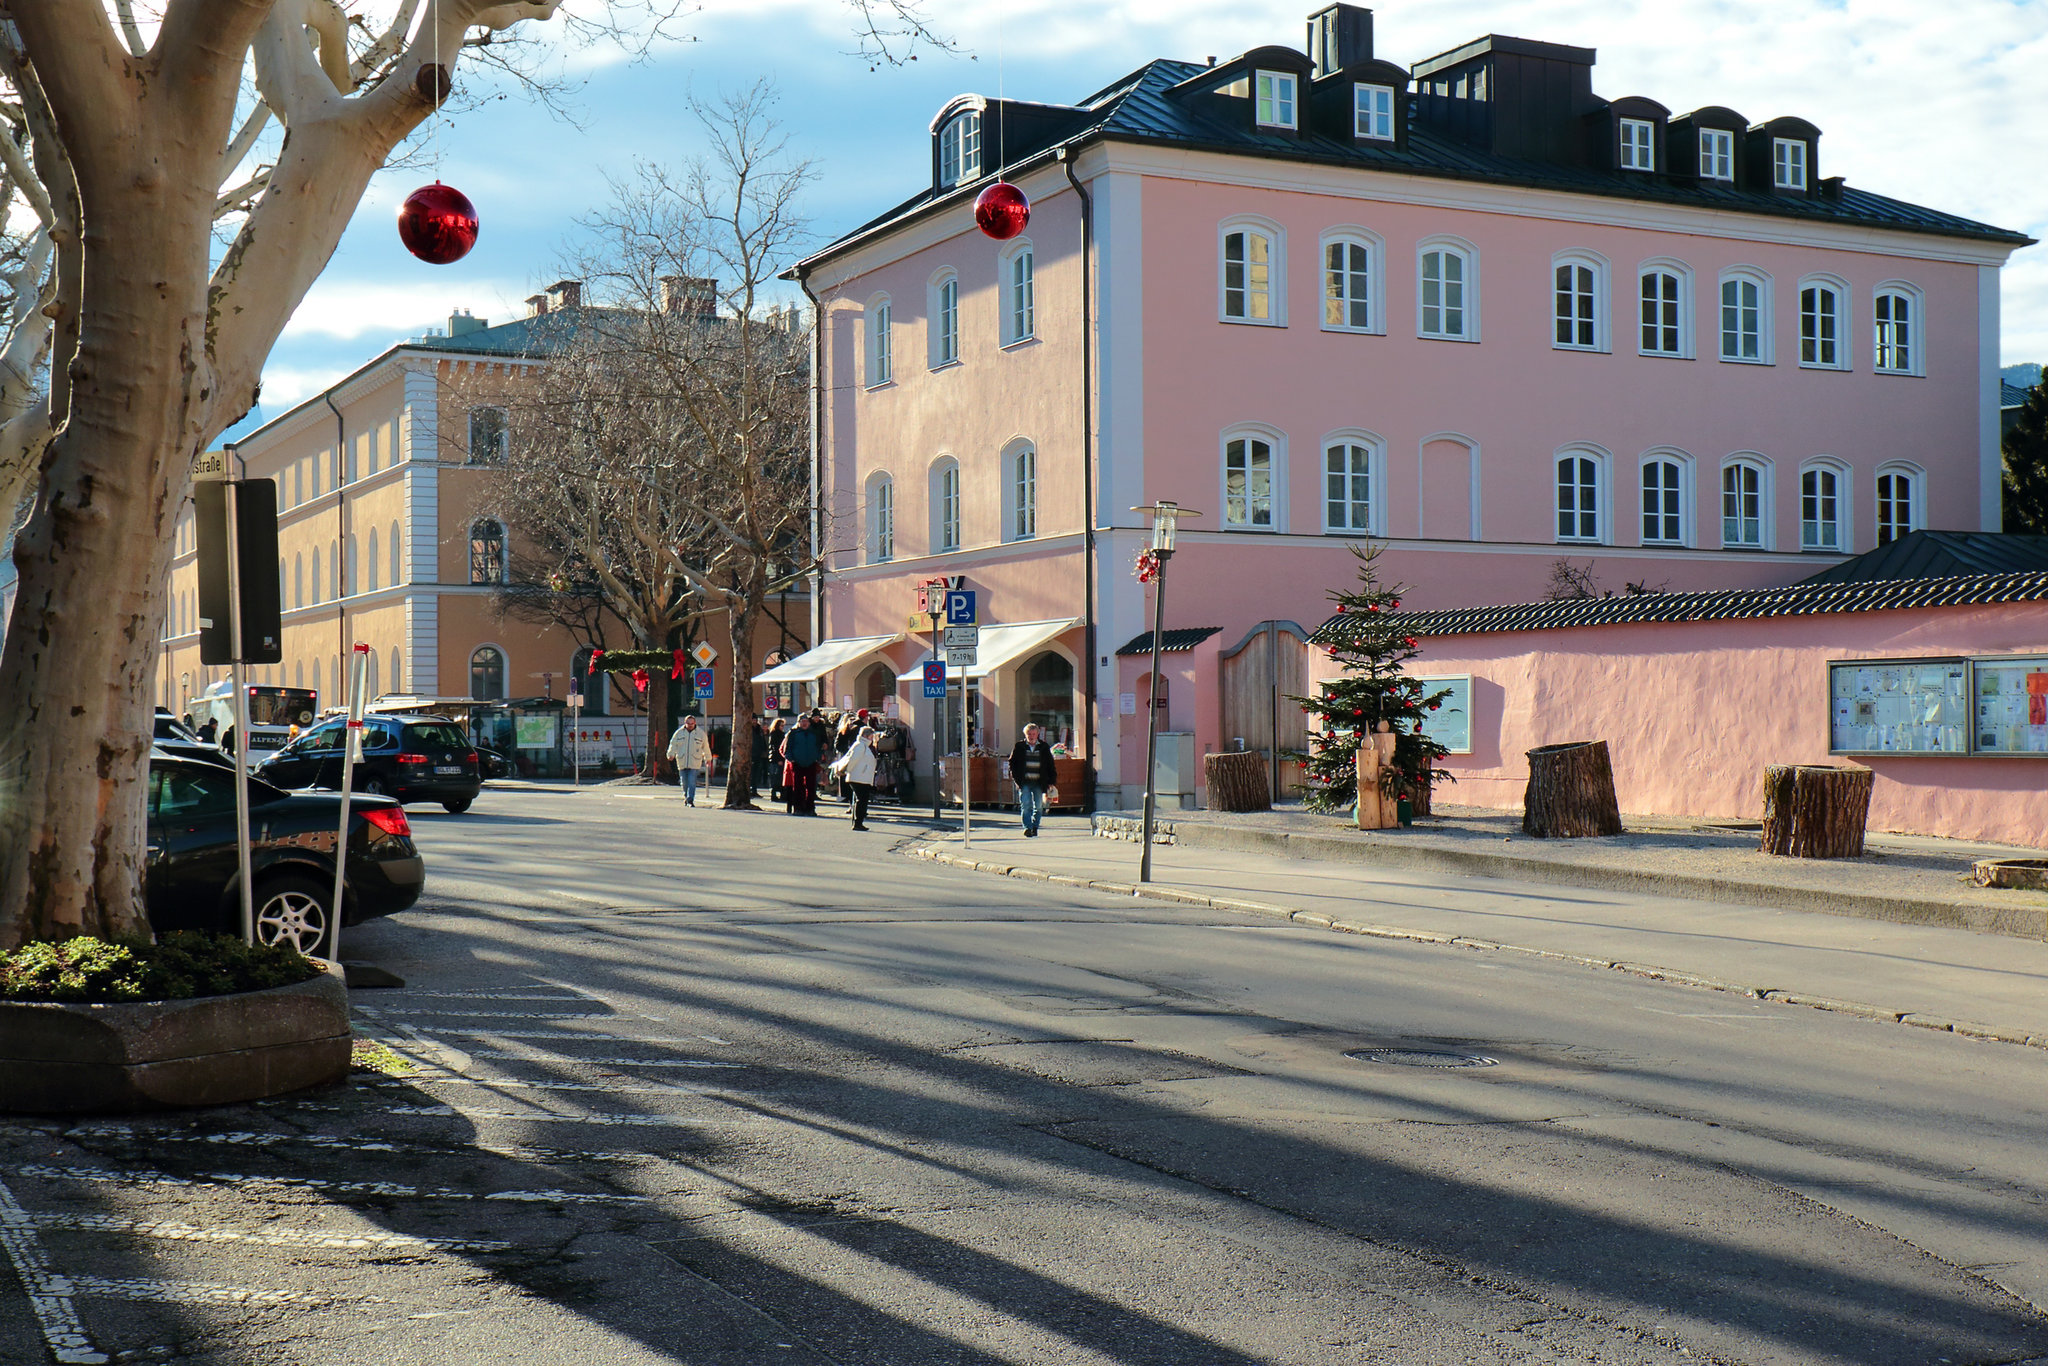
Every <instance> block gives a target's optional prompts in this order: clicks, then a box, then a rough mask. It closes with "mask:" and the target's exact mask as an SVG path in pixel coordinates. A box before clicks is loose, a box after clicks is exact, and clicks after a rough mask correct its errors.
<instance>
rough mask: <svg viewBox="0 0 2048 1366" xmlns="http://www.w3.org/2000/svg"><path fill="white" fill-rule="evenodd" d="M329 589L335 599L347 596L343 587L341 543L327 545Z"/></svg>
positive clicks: (331, 542) (335, 542)
mask: <svg viewBox="0 0 2048 1366" xmlns="http://www.w3.org/2000/svg"><path fill="white" fill-rule="evenodd" d="M327 588H328V591H329V592H330V593H332V594H333V595H334V596H335V597H337V598H339V597H343V596H346V595H345V594H344V593H343V592H342V587H341V542H340V541H338V540H335V541H329V542H328V543H327Z"/></svg>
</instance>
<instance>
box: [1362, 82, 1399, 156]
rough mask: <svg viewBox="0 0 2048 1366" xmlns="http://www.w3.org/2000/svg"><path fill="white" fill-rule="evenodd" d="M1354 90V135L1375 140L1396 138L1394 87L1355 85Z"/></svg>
mask: <svg viewBox="0 0 2048 1366" xmlns="http://www.w3.org/2000/svg"><path fill="white" fill-rule="evenodd" d="M1351 90H1352V111H1353V112H1352V120H1353V122H1352V135H1353V136H1354V137H1361V138H1371V139H1372V140H1374V141H1375V142H1392V141H1393V140H1394V87H1392V86H1390V85H1362V84H1361V85H1354V86H1352V87H1351Z"/></svg>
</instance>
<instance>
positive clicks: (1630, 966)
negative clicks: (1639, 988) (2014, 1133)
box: [901, 844, 2048, 1049]
mask: <svg viewBox="0 0 2048 1366" xmlns="http://www.w3.org/2000/svg"><path fill="white" fill-rule="evenodd" d="M901 852H903V853H905V854H907V855H909V856H910V857H913V858H921V859H928V860H930V861H931V862H933V863H943V864H946V865H947V866H949V867H953V868H963V869H966V870H967V871H969V872H975V873H992V874H994V875H995V876H997V877H1014V878H1023V879H1026V880H1028V881H1031V882H1044V883H1049V884H1051V885H1052V886H1055V887H1076V888H1083V889H1086V890H1090V891H1097V892H1108V893H1110V894H1112V895H1114V896H1129V897H1142V898H1145V899H1147V900H1150V901H1167V902H1173V903H1176V904H1178V905H1184V906H1202V907H1206V908H1208V909H1210V910H1215V911H1229V912H1235V913H1237V914H1240V915H1258V916H1265V917H1267V918H1268V919H1273V920H1290V921H1293V922H1294V923H1296V924H1299V925H1310V926H1314V927H1316V928H1318V929H1326V930H1332V931H1335V932H1336V933H1339V934H1356V935H1363V936H1365V937H1366V938H1369V939H1396V940H1405V941H1407V942H1408V943H1412V944H1439V945H1445V946H1448V947H1451V948H1459V949H1471V950H1474V951H1476V952H1484V953H1519V954H1524V955H1526V956H1528V957H1531V958H1547V959H1549V960H1551V961H1552V962H1557V963H1572V964H1575V965H1577V966H1579V967H1585V968H1597V969H1603V970H1606V971H1609V972H1625V973H1628V974H1629V975H1630V976H1633V977H1646V978H1649V979H1651V980H1653V981H1658V982H1669V983H1671V984H1673V985H1674V986H1685V987H1698V988H1700V989H1702V990H1705V991H1725V992H1727V993H1729V994H1730V995H1734V996H1747V997H1749V998H1751V999H1752V1000H1757V1001H1771V1002H1775V1003H1776V1004H1779V1005H1789V1006H1805V1007H1807V1008H1809V1009H1812V1010H1825V1011H1829V1012H1831V1013H1834V1014H1839V1015H1854V1016H1857V1017H1859V1018H1861V1019H1865V1020H1876V1021H1879V1022H1881V1023H1885V1024H1898V1025H1910V1026H1912V1027H1913V1028H1915V1029H1932V1030H1936V1031H1939V1032H1943V1033H1952V1034H1961V1035H1963V1036H1964V1037H1965V1038H1971V1039H1981V1040H1984V1041H1985V1042H1987V1043H2010V1044H2019V1045H2021V1046H2023V1047H2027V1048H2040V1049H2048V1034H2026V1033H2022V1032H2020V1031H2018V1030H2011V1029H1998V1028H1994V1027H1993V1026H1991V1025H1984V1024H1975V1023H1972V1022H1970V1021H1967V1020H1951V1019H1948V1018H1946V1017H1944V1016H1939V1015H1921V1014H1916V1013H1914V1012H1911V1011H1903V1010H1887V1009H1886V1008H1885V1007H1883V1006H1875V1005H1871V1004H1869V1003H1867V1002H1864V1001H1841V1000H1836V999H1835V998H1833V997H1830V996H1812V995H1808V994H1806V993H1804V992H1794V991H1785V990H1783V989H1781V988H1777V987H1751V986H1743V985H1741V984H1740V983H1736V982H1723V981H1721V980H1719V979H1717V978H1713V977H1701V976H1699V975H1698V974H1696V973H1690V972H1680V971H1678V970H1676V969H1674V968H1664V967H1658V966H1656V965H1654V964H1651V963H1629V962H1621V961H1617V960H1614V959H1610V958H1592V957H1588V956H1587V955H1585V954H1579V953H1560V952H1558V951H1557V950H1555V949H1532V948H1528V947H1525V946H1523V945H1521V944H1500V943H1495V942H1494V941H1493V940H1490V939H1471V938H1466V937H1465V936H1462V935H1452V934H1438V933H1436V932H1435V931H1433V930H1411V929H1404V928H1402V927H1401V926H1398V925H1374V924H1370V923H1368V922H1365V921H1359V920H1346V919H1343V918H1341V917H1338V916H1333V915H1330V914H1329V913H1328V912H1325V911H1304V910H1301V909H1299V908H1298V907H1293V906H1281V905H1276V904H1274V903H1272V902H1266V901H1247V900H1243V899H1241V898H1237V897H1222V896H1208V895H1205V894H1204V893H1201V892H1195V891H1188V890H1185V889H1183V888H1179V887H1157V886H1152V885H1149V884H1136V885H1134V884H1132V883H1128V882H1103V881H1099V880H1091V879H1089V878H1084V877H1068V876H1065V875H1063V874H1059V873H1049V872H1046V871H1045V870H1044V869H1042V868H1020V867H1015V866H1012V865H1009V864H1002V863H985V862H982V861H980V860H978V859H970V858H961V857H959V856H958V855H957V854H949V853H946V852H945V851H944V850H942V849H934V848H933V847H932V846H930V845H928V844H914V845H911V846H909V847H907V848H905V849H903V850H902V851H901Z"/></svg>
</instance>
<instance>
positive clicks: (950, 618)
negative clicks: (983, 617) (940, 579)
mask: <svg viewBox="0 0 2048 1366" xmlns="http://www.w3.org/2000/svg"><path fill="white" fill-rule="evenodd" d="M975 620H976V618H975V612H974V590H973V589H972V588H956V589H954V590H953V591H951V592H949V593H947V594H946V625H948V626H972V625H974V623H975Z"/></svg>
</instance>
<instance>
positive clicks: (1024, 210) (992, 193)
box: [974, 180, 1031, 242]
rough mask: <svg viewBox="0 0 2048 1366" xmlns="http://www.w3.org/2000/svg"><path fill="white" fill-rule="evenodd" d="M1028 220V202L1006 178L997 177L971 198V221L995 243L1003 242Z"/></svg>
mask: <svg viewBox="0 0 2048 1366" xmlns="http://www.w3.org/2000/svg"><path fill="white" fill-rule="evenodd" d="M1030 221H1031V201H1030V200H1028V199H1026V198H1025V197H1024V192H1023V191H1022V190H1020V189H1018V188H1017V187H1016V186H1015V185H1012V184H1011V183H1010V182H1009V181H1007V180H998V181H997V182H996V183H995V184H993V185H991V186H989V187H988V188H987V189H985V190H983V191H982V192H981V193H980V194H979V195H976V196H975V199H974V224H975V226H976V227H978V228H980V229H981V230H982V231H983V232H985V233H987V234H988V235H989V236H990V237H993V238H995V239H996V241H998V242H1007V241H1009V240H1010V239H1011V238H1012V237H1015V236H1016V235H1017V234H1018V233H1020V232H1022V231H1024V225H1025V224H1026V223H1029V222H1030Z"/></svg>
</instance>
